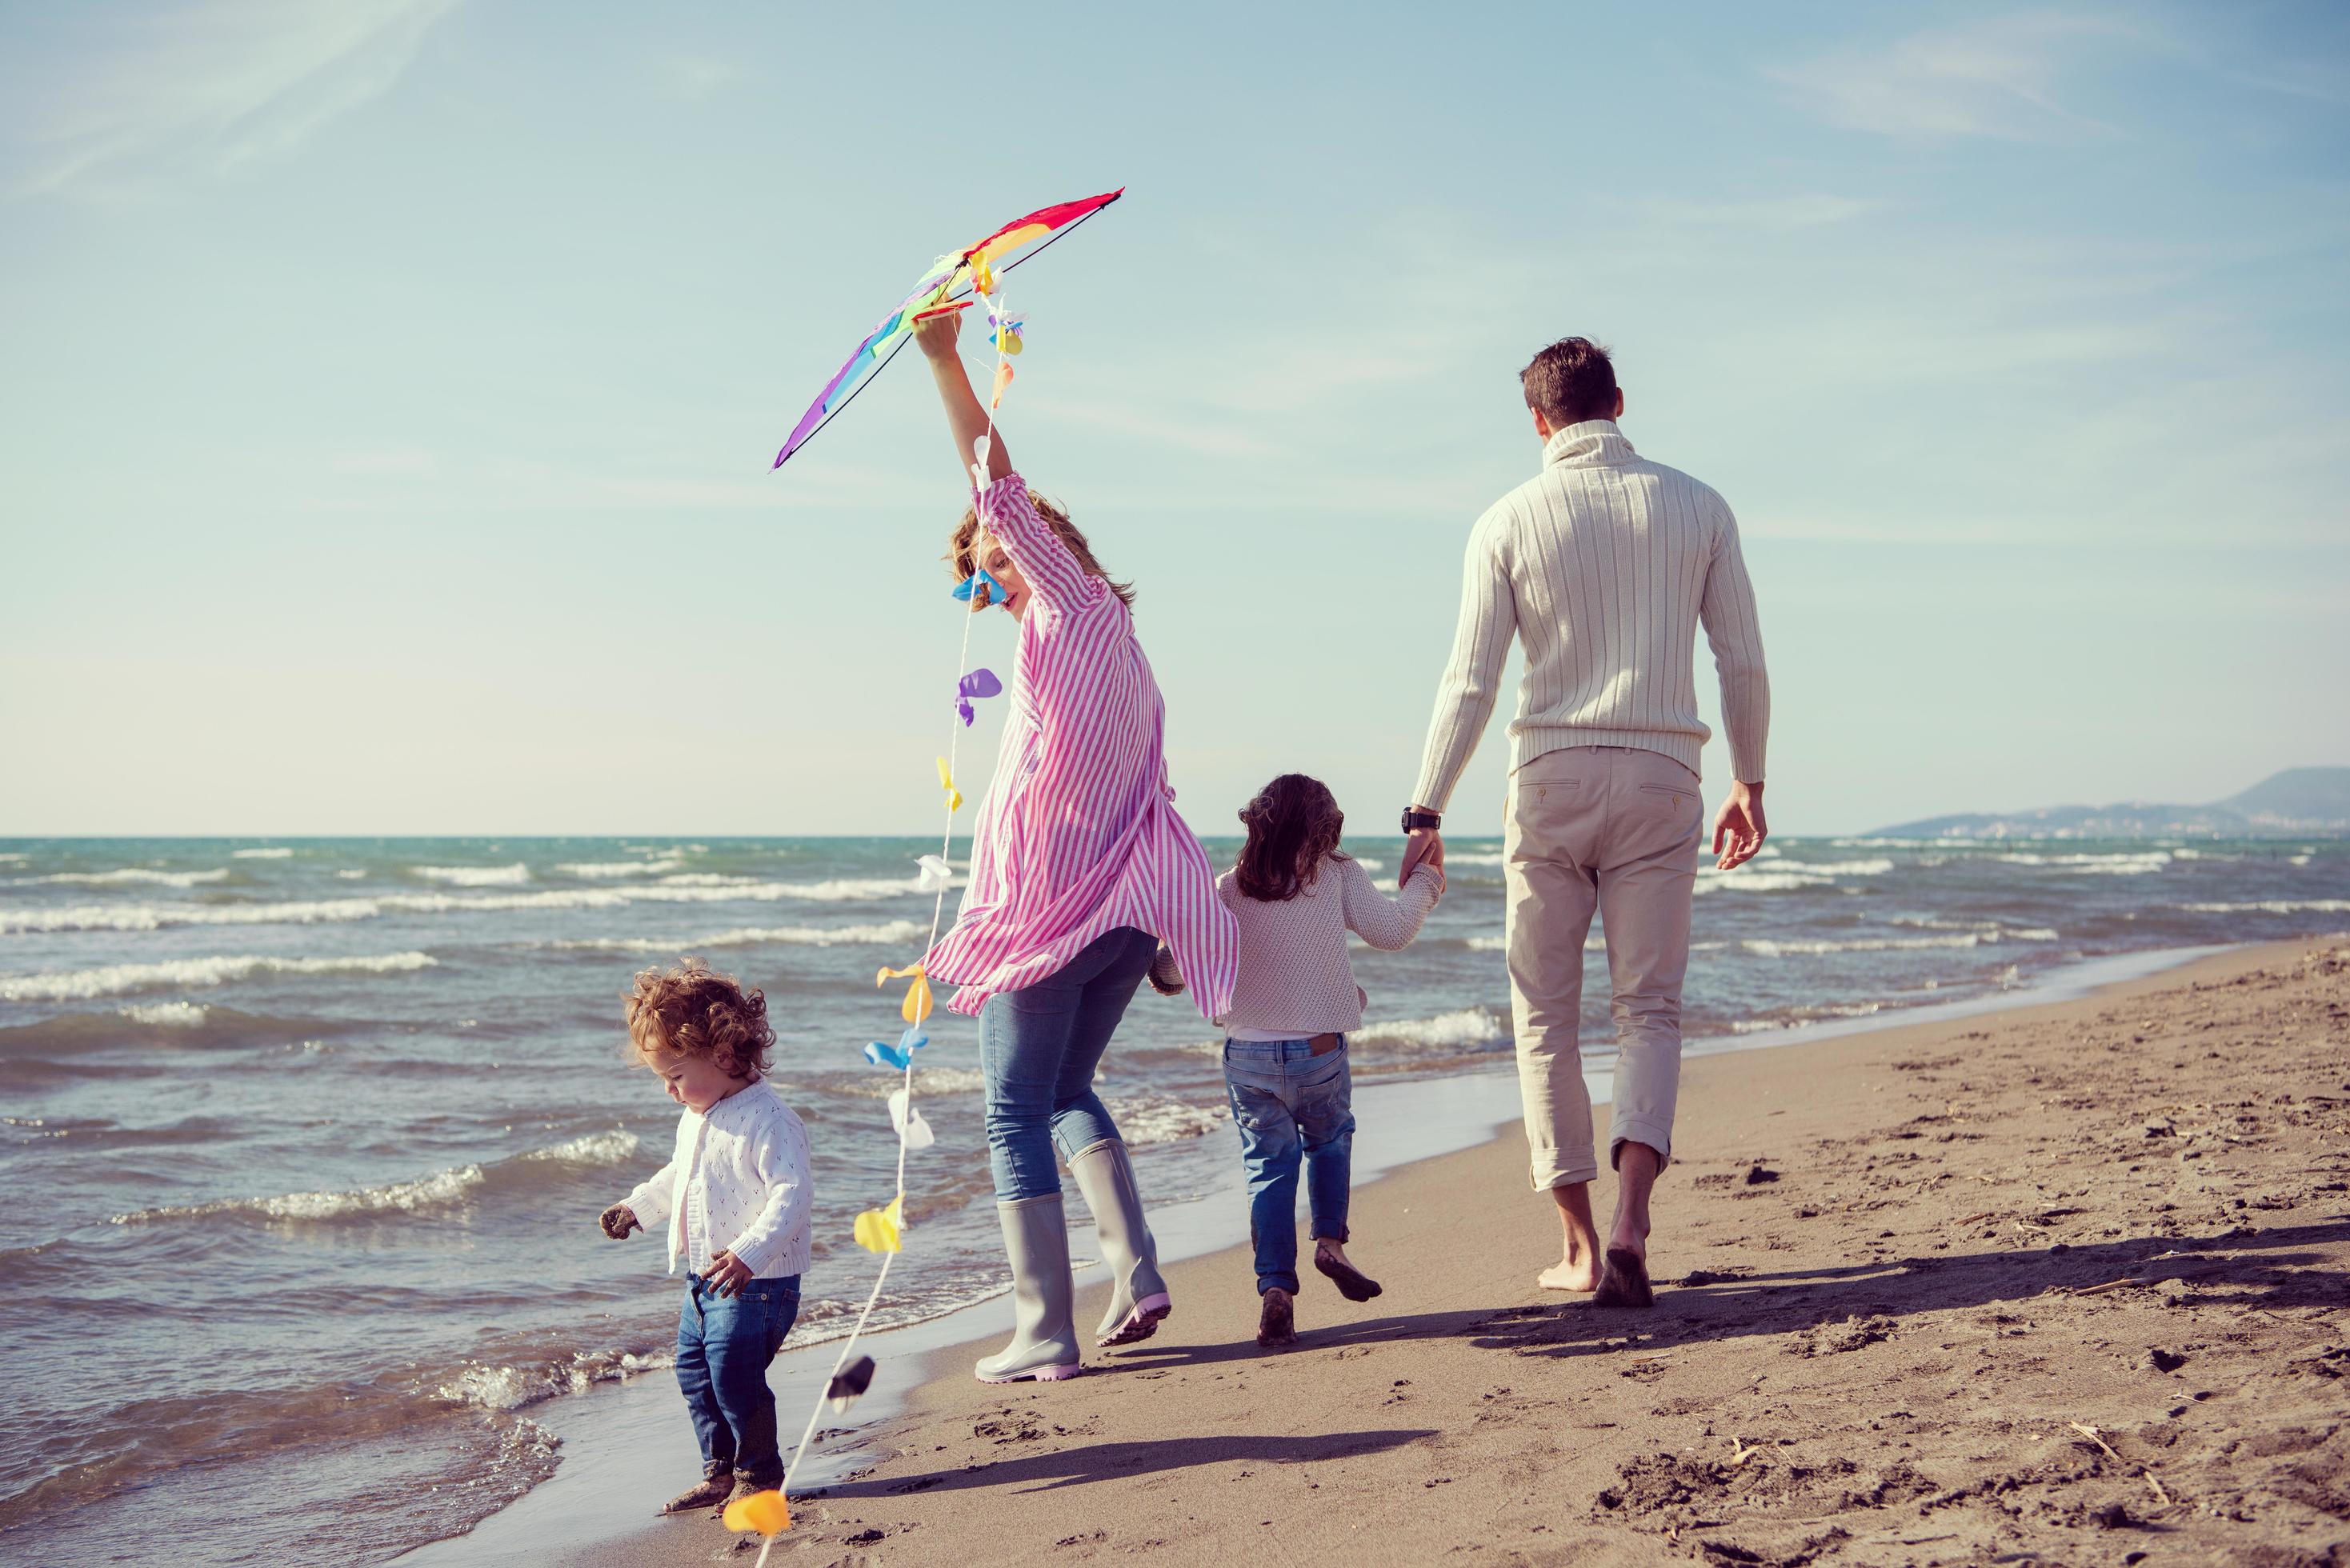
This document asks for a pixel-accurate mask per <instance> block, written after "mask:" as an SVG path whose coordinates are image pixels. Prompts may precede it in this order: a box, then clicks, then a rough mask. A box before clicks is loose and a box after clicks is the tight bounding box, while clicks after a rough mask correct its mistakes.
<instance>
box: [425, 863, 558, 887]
mask: <svg viewBox="0 0 2350 1568" xmlns="http://www.w3.org/2000/svg"><path fill="white" fill-rule="evenodd" d="M409 870H410V872H411V873H412V874H413V875H415V876H418V877H423V878H424V879H425V880H426V881H428V882H445V883H447V884H448V885H449V886H450V887H452V888H519V887H521V886H522V885H523V884H524V883H525V882H527V881H529V880H530V867H527V866H525V865H524V864H523V863H522V862H521V861H519V860H517V861H515V863H514V864H513V865H511V866H411V867H409Z"/></svg>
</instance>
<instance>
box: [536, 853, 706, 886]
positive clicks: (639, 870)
mask: <svg viewBox="0 0 2350 1568" xmlns="http://www.w3.org/2000/svg"><path fill="white" fill-rule="evenodd" d="M684 864H685V862H684V861H682V860H680V859H678V858H677V857H674V856H672V857H669V858H668V859H665V860H567V861H565V862H563V863H562V864H561V865H559V866H557V867H556V870H557V871H560V872H562V873H563V874H564V875H566V876H567V877H579V878H580V879H582V880H583V881H593V880H596V879H598V878H601V877H658V876H660V874H661V873H662V872H664V871H674V870H676V869H677V868H678V867H681V866H682V865H684Z"/></svg>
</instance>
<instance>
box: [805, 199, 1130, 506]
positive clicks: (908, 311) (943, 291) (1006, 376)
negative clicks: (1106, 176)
mask: <svg viewBox="0 0 2350 1568" xmlns="http://www.w3.org/2000/svg"><path fill="white" fill-rule="evenodd" d="M1125 194H1126V189H1125V187H1124V186H1120V187H1119V188H1118V189H1117V190H1115V191H1110V192H1105V193H1104V194H1102V195H1099V196H1087V197H1086V198H1084V199H1083V200H1082V201H1076V202H1061V203H1060V204H1059V205H1057V206H1052V207H1042V208H1039V209H1038V210H1036V211H1035V212H1033V213H1029V214H1028V215H1027V216H1026V217H1024V218H1014V219H1013V220H1012V221H1011V222H1010V223H1006V224H1004V225H1003V227H1002V228H1000V229H998V230H996V231H995V232H994V233H993V234H990V235H988V236H987V237H986V238H985V239H983V240H981V241H980V242H979V243H978V244H972V245H966V246H965V247H964V248H963V249H962V250H961V251H959V252H956V253H953V254H948V255H942V256H941V257H940V258H939V259H938V260H936V261H934V262H932V263H931V265H929V266H928V267H926V268H925V269H923V273H922V280H921V281H920V283H918V284H916V285H915V286H914V288H913V292H912V293H910V294H909V295H907V296H906V297H905V298H903V299H901V300H899V302H898V307H897V308H896V309H895V310H892V311H891V312H890V313H889V315H887V316H885V317H882V318H881V325H880V326H879V327H875V328H874V329H873V330H872V331H871V332H870V333H869V334H868V335H867V337H866V339H865V341H864V342H862V343H859V344H858V346H857V352H856V353H854V354H851V355H850V356H849V357H848V363H847V364H846V365H843V366H842V367H841V368H840V369H839V370H838V372H837V373H836V374H835V375H834V376H833V378H832V379H831V380H829V381H827V382H826V383H825V384H824V390H822V391H820V392H818V393H817V394H816V401H815V402H813V403H810V404H809V405H808V410H807V412H806V413H804V414H802V415H801V416H800V422H799V423H797V424H795V425H794V426H793V427H792V433H791V434H790V435H788V436H786V437H785V438H784V448H783V450H782V451H781V452H777V453H775V463H774V466H775V467H776V468H781V467H783V466H784V464H785V462H789V461H790V459H791V455H792V453H794V452H797V451H799V449H800V448H801V447H803V446H805V445H806V444H807V441H808V438H809V437H811V436H813V435H815V434H816V431H820V430H822V429H823V428H824V427H825V424H826V422H827V421H829V420H830V419H831V418H832V416H833V415H835V414H837V413H838V412H839V411H840V410H843V409H845V408H847V406H848V404H849V402H850V400H852V399H854V398H855V397H856V396H857V394H858V392H861V391H863V390H864V389H865V387H866V384H867V383H868V382H869V381H870V380H871V379H872V378H873V376H874V375H878V374H879V373H880V367H881V366H882V365H884V364H887V363H888V362H889V358H894V357H895V356H896V354H897V352H898V350H899V349H900V348H904V347H905V346H906V341H907V339H908V338H910V337H912V336H913V331H914V325H915V323H916V322H918V321H920V319H921V318H922V317H925V316H934V315H937V314H938V313H939V312H941V311H943V310H951V309H953V308H955V307H956V306H955V303H954V302H955V301H956V300H957V299H959V298H961V297H962V296H964V295H967V294H972V293H977V294H980V295H983V296H985V295H992V294H993V293H995V275H996V271H997V268H996V265H995V264H996V263H997V262H999V261H1003V258H1004V257H1005V256H1007V255H1010V254H1012V253H1013V252H1014V251H1016V250H1019V249H1020V248H1021V247H1022V246H1024V245H1028V244H1035V242H1036V241H1038V240H1043V241H1044V242H1045V245H1049V244H1052V243H1053V242H1054V241H1055V240H1057V239H1059V238H1060V237H1061V235H1063V234H1066V233H1067V232H1068V231H1069V230H1071V229H1072V228H1075V227H1076V225H1077V224H1079V223H1084V222H1085V221H1086V220H1087V218H1090V217H1092V216H1093V215H1094V214H1095V213H1098V212H1100V211H1101V210H1102V209H1103V208H1104V207H1107V206H1108V205H1109V204H1110V203H1111V202H1115V201H1117V200H1118V198H1119V197H1120V196H1123V195H1125ZM1044 248H1045V247H1044V245H1039V246H1037V248H1036V250H1035V251H1033V252H1031V253H1030V255H1036V254H1042V253H1043V251H1044ZM1028 259H1029V256H1022V257H1021V258H1020V260H1019V261H1011V262H1004V263H1003V268H1002V270H1003V271H1004V272H1010V271H1011V270H1012V269H1013V268H1014V267H1016V266H1018V265H1020V263H1021V262H1024V261H1026V260H1028ZM988 320H989V326H988V331H989V338H990V343H991V346H992V347H993V348H995V351H996V369H995V382H994V387H993V401H991V402H990V404H989V407H990V408H993V406H994V404H995V403H996V402H1001V401H1002V400H1003V389H1004V387H1005V386H1006V385H1007V384H1009V383H1010V381H1011V379H1012V373H1011V371H1012V367H1011V365H1010V362H1009V358H1008V357H1009V356H1011V355H1014V354H1017V353H1019V352H1020V348H1021V343H1020V329H1021V327H1022V326H1023V325H1024V318H1022V317H1006V316H1005V315H1004V314H1003V306H1002V305H1001V303H998V304H995V305H993V306H991V307H990V309H989V311H988ZM980 461H981V462H985V461H986V459H984V458H982V459H981V460H980Z"/></svg>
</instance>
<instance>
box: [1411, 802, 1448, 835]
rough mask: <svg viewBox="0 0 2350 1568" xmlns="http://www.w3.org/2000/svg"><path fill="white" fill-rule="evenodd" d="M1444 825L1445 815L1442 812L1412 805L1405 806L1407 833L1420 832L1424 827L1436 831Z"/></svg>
mask: <svg viewBox="0 0 2350 1568" xmlns="http://www.w3.org/2000/svg"><path fill="white" fill-rule="evenodd" d="M1442 826H1444V815H1443V813H1441V812H1435V811H1422V810H1420V809H1419V807H1417V806H1410V805H1408V806H1405V807H1404V808H1403V830H1404V832H1405V833H1406V834H1413V833H1418V832H1419V831H1420V830H1421V829H1422V828H1426V829H1428V830H1429V831H1430V832H1434V831H1435V830H1436V829H1438V828H1440V827H1442Z"/></svg>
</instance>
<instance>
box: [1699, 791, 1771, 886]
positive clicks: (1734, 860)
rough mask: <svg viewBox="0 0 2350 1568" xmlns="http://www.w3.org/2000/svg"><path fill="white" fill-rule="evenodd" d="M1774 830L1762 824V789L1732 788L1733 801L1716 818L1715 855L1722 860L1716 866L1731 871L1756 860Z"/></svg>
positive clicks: (1724, 802) (1714, 828) (1723, 805)
mask: <svg viewBox="0 0 2350 1568" xmlns="http://www.w3.org/2000/svg"><path fill="white" fill-rule="evenodd" d="M1770 836H1771V830H1770V828H1768V827H1767V826H1763V785H1762V784H1761V783H1760V782H1757V783H1754V784H1731V786H1730V798H1729V799H1727V800H1725V801H1723V802H1722V803H1721V810H1720V811H1718V812H1716V813H1715V814H1714V818H1713V852H1714V854H1715V855H1716V856H1718V857H1720V858H1718V859H1717V860H1715V861H1714V865H1715V866H1716V867H1719V868H1720V869H1721V870H1724V871H1728V870H1730V869H1731V867H1738V866H1743V865H1745V864H1746V863H1747V862H1748V861H1749V860H1752V859H1753V858H1754V852H1755V851H1756V850H1758V849H1760V848H1762V847H1763V840H1764V839H1765V838H1768V837H1770Z"/></svg>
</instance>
